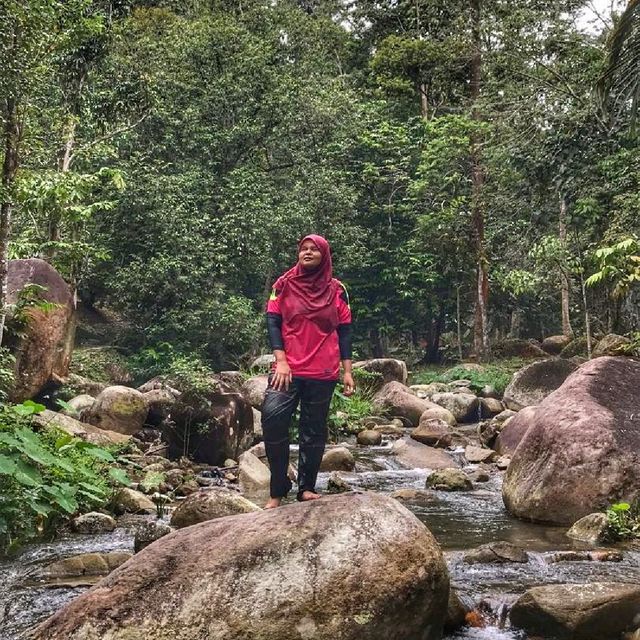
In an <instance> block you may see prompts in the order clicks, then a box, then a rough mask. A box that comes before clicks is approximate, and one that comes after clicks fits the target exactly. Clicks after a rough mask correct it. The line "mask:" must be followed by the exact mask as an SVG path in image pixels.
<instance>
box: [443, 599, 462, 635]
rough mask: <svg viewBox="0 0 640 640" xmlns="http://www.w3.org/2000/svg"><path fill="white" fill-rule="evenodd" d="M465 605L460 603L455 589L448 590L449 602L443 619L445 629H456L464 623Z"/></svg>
mask: <svg viewBox="0 0 640 640" xmlns="http://www.w3.org/2000/svg"><path fill="white" fill-rule="evenodd" d="M467 611H468V609H467V607H465V606H464V604H462V601H461V600H460V598H459V597H458V594H457V592H456V591H455V589H450V590H449V603H448V604H447V617H446V619H445V621H444V629H445V631H456V630H458V629H459V628H460V627H463V626H464V625H465V616H466V615H467Z"/></svg>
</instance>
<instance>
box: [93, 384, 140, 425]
mask: <svg viewBox="0 0 640 640" xmlns="http://www.w3.org/2000/svg"><path fill="white" fill-rule="evenodd" d="M148 410H149V408H148V406H147V401H146V399H145V397H144V395H143V394H142V393H140V392H139V391H138V390H137V389H132V388H131V387H123V386H120V385H115V386H113V387H107V388H106V389H105V390H104V391H103V392H102V393H100V394H99V395H98V397H97V398H96V400H95V402H94V403H93V405H92V406H91V408H90V409H88V410H86V411H85V412H84V413H83V416H82V419H83V420H84V421H85V422H88V423H89V424H93V425H95V426H97V427H100V428H101V429H107V430H108V431H116V432H118V433H124V434H125V435H128V436H130V435H133V434H134V433H136V432H137V431H140V429H142V427H143V426H144V422H145V420H146V418H147V413H148Z"/></svg>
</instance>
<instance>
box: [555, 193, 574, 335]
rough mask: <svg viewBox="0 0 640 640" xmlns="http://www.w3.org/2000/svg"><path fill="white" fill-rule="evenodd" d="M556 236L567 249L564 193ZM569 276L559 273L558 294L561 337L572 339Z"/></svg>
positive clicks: (562, 272) (561, 196)
mask: <svg viewBox="0 0 640 640" xmlns="http://www.w3.org/2000/svg"><path fill="white" fill-rule="evenodd" d="M558 235H559V237H560V244H561V245H562V247H563V248H564V249H566V247H567V199H566V196H565V195H564V193H561V194H560V218H559V220H558ZM569 286H570V282H569V274H568V273H567V271H566V270H565V269H564V268H563V269H562V270H561V273H560V294H561V307H562V335H564V336H567V337H568V338H572V337H573V329H572V328H571V318H570V315H569Z"/></svg>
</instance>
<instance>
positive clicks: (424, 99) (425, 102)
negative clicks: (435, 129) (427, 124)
mask: <svg viewBox="0 0 640 640" xmlns="http://www.w3.org/2000/svg"><path fill="white" fill-rule="evenodd" d="M420 112H421V114H422V117H423V119H424V120H428V119H429V93H428V89H427V85H426V84H424V83H422V84H421V85H420Z"/></svg>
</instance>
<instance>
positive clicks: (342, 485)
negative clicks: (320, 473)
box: [327, 471, 352, 493]
mask: <svg viewBox="0 0 640 640" xmlns="http://www.w3.org/2000/svg"><path fill="white" fill-rule="evenodd" d="M351 490H352V487H351V485H350V484H349V483H348V482H347V481H346V480H345V479H344V478H343V477H342V476H341V475H340V474H339V473H338V472H337V471H334V472H333V473H332V474H331V475H330V476H329V480H328V481H327V493H346V492H347V491H351Z"/></svg>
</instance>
